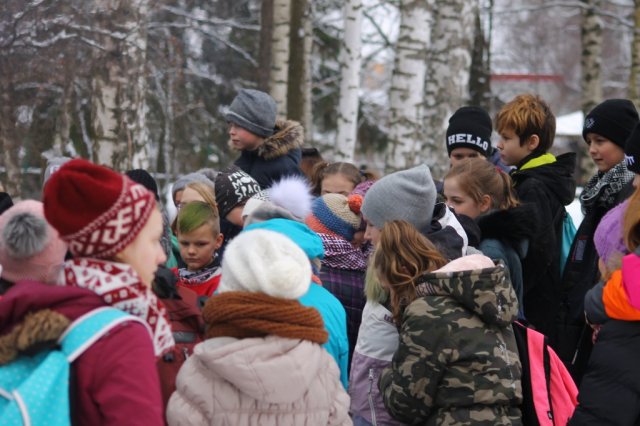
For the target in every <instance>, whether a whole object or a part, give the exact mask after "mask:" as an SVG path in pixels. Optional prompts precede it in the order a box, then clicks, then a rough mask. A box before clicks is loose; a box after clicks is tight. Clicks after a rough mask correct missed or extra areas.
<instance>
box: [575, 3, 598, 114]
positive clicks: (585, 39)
mask: <svg viewBox="0 0 640 426" xmlns="http://www.w3.org/2000/svg"><path fill="white" fill-rule="evenodd" d="M581 3H583V5H584V7H583V8H582V26H581V29H580V38H581V41H582V55H581V58H580V65H581V67H582V75H581V81H580V88H581V92H582V111H583V112H584V113H585V114H587V113H588V112H589V111H591V109H593V107H595V106H596V105H597V104H599V103H600V102H601V101H602V73H601V56H602V23H601V22H600V17H599V15H598V12H597V8H598V6H599V4H600V1H599V0H581Z"/></svg>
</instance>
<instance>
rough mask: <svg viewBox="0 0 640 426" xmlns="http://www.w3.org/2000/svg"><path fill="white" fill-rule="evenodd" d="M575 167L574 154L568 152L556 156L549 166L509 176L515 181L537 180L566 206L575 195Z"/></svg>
mask: <svg viewBox="0 0 640 426" xmlns="http://www.w3.org/2000/svg"><path fill="white" fill-rule="evenodd" d="M575 167H576V154H575V152H569V153H567V154H562V155H559V156H557V157H556V161H555V162H553V163H551V164H545V165H543V166H538V167H533V168H530V169H525V170H516V171H515V172H514V173H513V174H512V175H511V176H512V178H513V179H514V180H515V181H518V180H520V178H522V177H527V176H530V177H534V178H536V179H538V180H539V181H541V182H542V183H543V184H544V185H545V187H546V188H547V189H548V190H549V191H551V192H552V193H553V194H555V196H556V198H557V199H558V200H559V201H560V202H561V203H562V204H563V205H565V206H566V205H568V204H571V202H572V201H573V199H574V198H575V194H576V181H575V179H574V178H573V172H574V170H575Z"/></svg>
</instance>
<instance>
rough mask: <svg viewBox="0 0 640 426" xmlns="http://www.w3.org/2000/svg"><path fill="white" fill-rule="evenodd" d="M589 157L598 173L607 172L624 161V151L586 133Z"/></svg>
mask: <svg viewBox="0 0 640 426" xmlns="http://www.w3.org/2000/svg"><path fill="white" fill-rule="evenodd" d="M586 140H587V143H588V144H589V155H590V156H591V159H592V160H593V162H594V163H596V167H597V168H598V171H599V172H604V173H606V172H608V171H609V170H611V169H612V168H613V167H614V166H615V165H616V164H618V163H619V162H621V161H622V160H624V151H623V150H622V148H620V147H619V146H618V145H616V144H615V143H613V142H611V141H610V140H609V139H607V138H605V137H604V136H600V135H598V134H596V133H587V135H586Z"/></svg>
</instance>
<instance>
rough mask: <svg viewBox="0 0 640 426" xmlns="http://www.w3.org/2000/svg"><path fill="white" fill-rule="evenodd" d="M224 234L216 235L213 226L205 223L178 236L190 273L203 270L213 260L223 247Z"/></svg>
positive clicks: (181, 253) (183, 258)
mask: <svg viewBox="0 0 640 426" xmlns="http://www.w3.org/2000/svg"><path fill="white" fill-rule="evenodd" d="M222 241H223V237H222V234H220V233H218V234H217V235H214V233H213V229H211V225H209V224H208V223H205V224H204V225H202V226H200V227H199V228H196V229H194V230H193V231H191V232H188V233H179V234H178V243H179V244H180V256H181V257H182V260H184V263H186V264H187V269H188V270H189V271H197V270H198V269H202V268H204V267H205V266H207V265H208V264H210V263H211V261H212V260H213V254H214V253H215V252H216V250H218V249H219V248H220V246H221V245H222Z"/></svg>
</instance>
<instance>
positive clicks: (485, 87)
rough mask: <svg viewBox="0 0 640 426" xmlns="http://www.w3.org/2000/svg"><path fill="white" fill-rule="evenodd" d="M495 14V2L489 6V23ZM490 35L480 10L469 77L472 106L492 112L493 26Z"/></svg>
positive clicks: (476, 19) (476, 22) (477, 14)
mask: <svg viewBox="0 0 640 426" xmlns="http://www.w3.org/2000/svg"><path fill="white" fill-rule="evenodd" d="M492 13H493V1H491V2H490V4H489V11H488V14H489V19H488V20H489V22H490V23H491V14H492ZM488 32H489V34H488V35H485V32H484V29H483V26H482V16H481V11H480V8H478V9H477V12H476V16H475V35H474V39H473V53H472V57H471V75H470V77H469V97H470V98H471V99H470V104H471V105H475V106H479V107H481V108H484V109H485V110H486V111H490V110H491V44H490V40H491V38H490V35H491V25H489V30H488Z"/></svg>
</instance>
